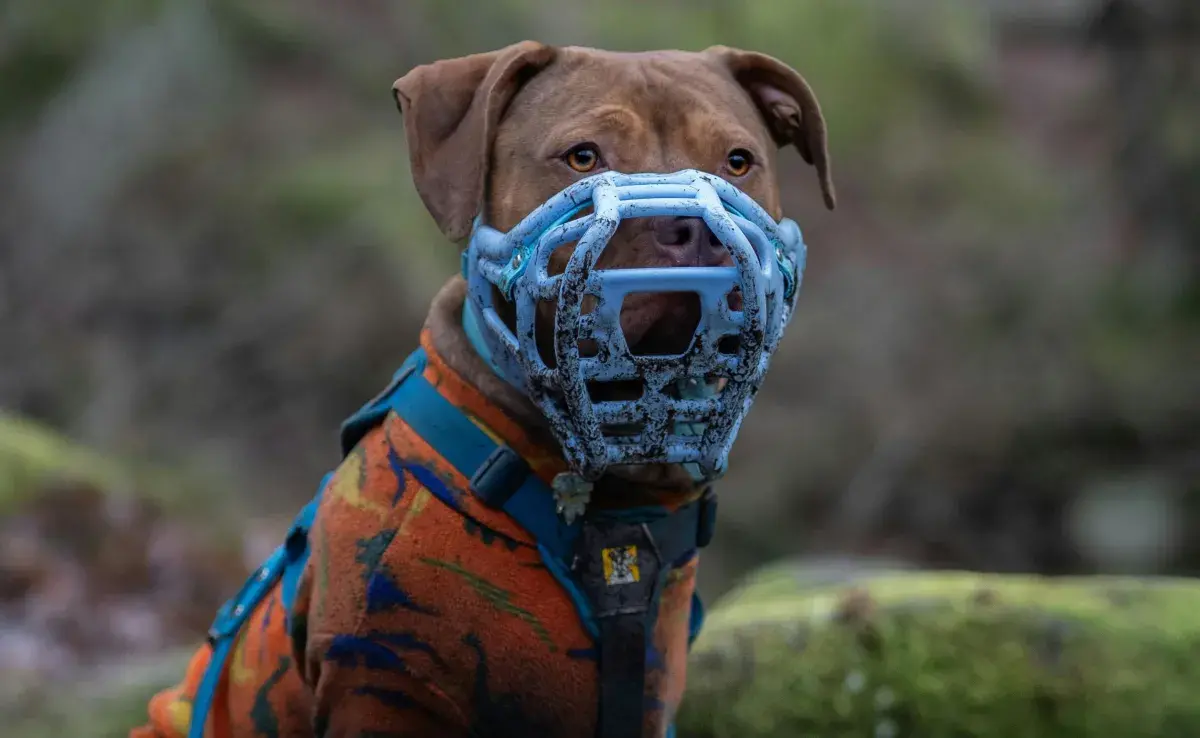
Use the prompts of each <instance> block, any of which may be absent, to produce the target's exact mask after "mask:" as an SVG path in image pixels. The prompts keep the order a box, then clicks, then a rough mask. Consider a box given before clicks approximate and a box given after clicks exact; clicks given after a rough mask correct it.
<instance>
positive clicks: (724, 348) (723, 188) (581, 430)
mask: <svg viewBox="0 0 1200 738" xmlns="http://www.w3.org/2000/svg"><path fill="white" fill-rule="evenodd" d="M589 207H590V208H592V212H591V213H589V214H587V215H583V216H580V213H581V211H583V210H585V209H587V208H589ZM656 216H678V217H691V218H696V217H699V218H703V220H704V222H705V223H706V224H707V226H708V228H709V229H710V230H711V231H712V233H713V235H714V236H715V237H716V238H717V239H718V240H719V241H720V242H721V243H722V244H723V245H724V247H725V248H726V249H727V250H728V251H729V253H730V255H731V256H732V261H733V265H732V266H716V267H713V266H673V267H646V268H620V269H596V263H597V259H598V258H599V256H600V254H601V252H602V251H603V250H604V249H605V247H606V246H607V245H608V243H609V240H610V239H611V238H612V236H613V234H614V233H616V230H617V226H618V225H619V224H620V223H621V221H622V220H625V219H628V218H647V217H656ZM571 243H575V244H576V246H575V249H574V252H573V253H572V255H571V257H570V260H569V261H568V263H567V266H566V269H565V271H563V273H562V274H556V275H553V276H551V275H550V274H549V271H548V266H549V261H550V255H551V253H552V252H553V251H554V250H555V249H557V248H559V247H561V246H564V245H568V244H571ZM463 256H464V260H463V266H464V274H465V276H466V277H467V281H468V284H469V297H468V300H467V306H466V309H467V310H470V311H473V314H472V315H471V316H470V317H471V318H472V319H474V320H475V321H476V322H477V327H478V334H479V335H481V336H482V340H483V343H484V344H485V345H486V348H487V350H488V351H489V352H490V354H491V356H490V357H489V359H490V361H491V363H492V364H493V366H494V367H495V368H496V370H497V372H498V373H499V374H500V375H501V376H502V377H503V378H504V379H506V380H507V381H508V382H510V383H511V384H513V385H514V386H516V387H518V388H519V389H521V390H522V391H523V392H524V393H525V394H526V395H528V397H529V398H530V399H531V400H532V401H533V402H534V404H535V405H537V407H538V408H539V409H540V410H541V411H542V412H543V413H544V414H545V416H546V417H547V419H549V421H550V425H551V428H552V431H553V433H554V435H555V437H556V438H557V439H558V441H559V443H560V444H561V445H562V448H563V452H564V455H565V456H566V459H567V462H568V463H569V464H570V465H571V466H572V467H573V468H574V469H575V471H576V472H577V473H579V474H580V475H581V476H582V477H584V478H585V479H587V480H590V481H594V480H595V479H597V478H599V477H600V476H601V475H602V474H603V473H604V471H605V470H606V469H607V468H609V467H611V466H616V465H628V464H659V463H661V464H687V465H688V466H689V468H691V469H692V470H693V474H694V475H695V476H697V477H699V478H700V479H705V480H707V479H713V478H716V477H718V476H720V475H721V474H723V473H724V470H725V465H726V461H727V459H728V455H729V449H730V447H731V446H732V445H733V440H734V438H735V437H736V435H737V432H738V429H739V428H740V426H741V423H742V420H743V418H744V417H745V415H746V412H747V411H748V410H749V408H750V404H751V402H752V401H753V399H754V395H755V394H756V393H757V391H758V389H759V387H760V385H761V384H762V381H763V378H764V376H765V375H766V371H767V365H768V363H769V361H770V357H771V355H772V353H774V351H775V349H776V347H777V346H778V344H779V340H780V338H781V337H782V335H783V330H784V328H785V326H786V325H787V323H788V321H789V320H790V319H791V316H792V310H793V308H794V306H795V301H796V294H797V291H798V290H799V287H800V280H801V277H802V275H803V272H804V263H805V256H806V247H805V245H804V241H803V238H802V237H801V234H800V229H799V227H798V226H797V225H796V223H795V222H793V221H791V220H788V219H784V220H782V221H780V222H779V223H776V222H775V220H774V219H773V218H771V216H770V215H768V214H767V213H766V211H764V210H763V209H762V208H761V207H759V205H758V204H757V203H755V202H754V200H753V199H751V198H750V197H749V196H748V195H746V194H745V193H743V192H742V191H740V190H739V189H737V188H736V187H734V186H733V185H732V184H730V183H729V182H727V181H725V180H723V179H721V178H720V177H716V176H713V175H710V174H706V173H703V172H698V171H694V170H685V171H681V172H676V173H674V174H666V175H663V174H617V173H612V172H608V173H604V174H599V175H596V176H593V177H589V178H587V179H584V180H581V181H579V182H576V183H575V184H573V185H571V186H570V187H568V188H567V189H565V190H563V191H562V192H560V193H559V194H557V195H555V196H553V197H551V198H550V199H549V200H548V201H546V203H544V204H543V205H541V206H540V207H538V208H537V209H536V210H534V211H533V212H532V213H530V214H529V215H528V216H527V217H526V218H525V219H524V220H523V221H521V222H520V223H519V224H518V225H517V226H516V227H514V228H513V229H512V230H511V231H509V232H508V233H501V232H500V231H497V230H495V229H493V228H490V227H488V226H486V225H483V224H482V223H479V222H477V223H476V226H475V229H474V231H473V233H472V235H471V240H470V244H469V246H468V248H467V251H466V253H465V254H464V255H463ZM493 288H498V291H499V293H500V294H501V295H503V296H504V297H505V298H507V299H508V300H509V301H510V302H511V303H513V305H514V306H515V309H516V331H515V333H514V332H513V331H511V330H509V328H508V327H507V326H506V325H505V324H504V321H503V320H502V319H501V317H500V315H499V314H498V313H497V312H496V307H495V304H494V299H495V298H494V294H495V290H494V289H493ZM664 292H674V293H693V294H695V295H697V296H698V297H699V301H700V320H699V323H698V325H697V326H696V329H695V333H694V334H693V337H692V341H691V344H690V346H689V347H688V348H687V350H685V351H684V352H683V353H682V354H674V355H665V356H664V355H638V354H635V353H633V352H632V351H631V350H630V347H629V345H627V342H626V340H625V336H624V334H623V333H622V330H621V320H620V319H621V308H622V304H623V303H624V300H625V298H626V296H628V295H630V294H635V293H664ZM735 293H740V298H741V299H740V302H741V305H740V309H737V310H735V309H734V307H732V306H731V305H733V304H735V302H734V301H732V300H731V299H730V295H731V294H735ZM589 296H590V297H591V298H592V300H593V301H594V308H592V309H590V310H587V309H585V298H587V297H589ZM544 300H545V301H556V302H557V312H556V315H555V320H554V353H555V359H556V361H555V366H554V367H550V366H548V365H547V364H546V362H545V361H543V359H542V357H541V355H540V354H539V352H538V345H537V338H536V335H535V316H536V313H537V307H538V303H539V302H540V301H544ZM589 302H590V301H589ZM731 339H736V340H731ZM581 342H582V343H583V344H584V345H586V346H588V347H594V348H589V349H588V350H581ZM618 382H619V383H623V384H628V383H630V382H637V383H640V384H641V386H642V391H641V396H640V397H638V398H637V399H629V400H603V399H600V400H596V399H594V398H593V394H592V392H591V391H590V390H591V389H592V388H594V387H595V386H597V385H598V384H602V383H618Z"/></svg>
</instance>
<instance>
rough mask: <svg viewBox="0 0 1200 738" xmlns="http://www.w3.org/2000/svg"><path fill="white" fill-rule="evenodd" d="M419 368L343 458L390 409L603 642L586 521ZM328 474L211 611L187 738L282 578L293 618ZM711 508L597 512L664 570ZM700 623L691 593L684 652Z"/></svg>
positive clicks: (705, 524) (681, 554) (358, 423)
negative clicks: (569, 516) (568, 512)
mask: <svg viewBox="0 0 1200 738" xmlns="http://www.w3.org/2000/svg"><path fill="white" fill-rule="evenodd" d="M425 365H426V355H425V352H424V351H423V350H421V349H418V350H417V351H415V352H414V353H413V354H412V355H410V356H409V357H408V359H407V360H406V361H405V362H404V364H403V365H401V367H400V368H399V369H398V370H397V371H396V373H395V375H394V376H393V377H392V381H391V382H390V383H389V384H388V386H387V387H386V388H385V389H384V390H383V391H382V392H381V393H379V395H377V396H376V397H375V398H374V399H372V400H371V401H370V402H368V403H367V404H365V405H363V407H362V408H360V409H359V410H358V412H356V413H354V415H352V416H350V418H349V419H347V420H346V421H345V422H344V423H343V424H342V428H341V447H342V454H343V456H345V455H347V454H349V453H350V451H351V450H353V448H354V447H355V446H356V445H357V444H358V443H359V441H361V440H362V438H363V436H365V435H366V434H367V433H368V432H369V431H370V430H371V429H372V428H374V427H375V426H377V425H379V424H380V423H381V422H382V421H383V419H384V418H385V417H386V416H387V414H388V413H389V412H395V413H396V414H397V415H399V416H400V417H401V418H402V419H403V420H404V421H405V422H406V423H407V424H408V425H409V426H410V427H411V428H412V429H413V431H414V432H415V433H416V434H417V435H418V436H420V437H421V438H422V439H424V440H425V442H426V443H428V444H429V445H430V446H431V447H433V448H434V449H435V450H436V451H437V452H438V453H439V454H441V455H442V457H443V458H445V459H446V460H447V461H448V462H449V463H450V464H451V465H452V466H453V467H454V468H455V469H457V470H458V471H459V472H460V473H461V474H462V475H463V476H464V477H466V478H467V479H469V480H470V485H471V492H472V494H474V495H475V496H476V497H478V498H479V499H480V500H482V501H483V502H484V504H486V505H488V506H489V507H493V508H496V509H501V510H503V511H504V512H505V513H507V514H508V515H510V516H511V517H512V518H513V519H514V520H515V521H516V522H517V523H518V524H519V525H520V526H521V527H523V528H524V529H525V530H527V531H528V532H529V533H530V535H531V536H532V537H533V538H534V540H535V541H536V542H537V549H538V553H539V555H540V557H541V559H542V561H543V563H545V565H546V567H547V569H548V570H549V571H550V572H551V574H552V575H553V576H554V577H555V579H556V580H557V581H558V583H559V584H560V585H561V586H562V587H563V589H564V590H565V591H566V592H567V594H568V595H569V596H570V598H571V601H572V603H573V604H574V606H575V609H576V612H577V613H578V614H579V618H580V621H581V622H582V623H583V625H584V627H585V629H586V630H587V632H588V633H589V634H590V635H591V637H592V638H593V639H599V637H600V633H601V628H600V625H599V624H598V623H597V619H596V618H595V617H594V616H593V612H592V607H591V598H589V597H588V596H586V595H585V594H584V592H583V591H582V590H581V588H580V586H579V583H578V582H577V581H576V577H575V576H573V566H574V564H575V563H576V561H577V559H578V553H577V551H576V546H577V542H578V541H579V539H580V533H581V530H582V529H583V524H582V522H580V521H575V522H574V523H572V524H570V525H568V524H567V523H565V522H564V521H563V520H562V518H561V517H559V515H558V514H557V512H556V509H555V502H554V497H553V495H552V493H551V490H550V488H549V487H548V486H547V485H546V484H545V483H544V482H542V481H541V479H540V478H539V477H538V476H537V475H536V474H534V473H533V471H532V469H530V467H529V465H528V463H527V462H525V460H524V459H522V458H521V456H520V455H519V454H517V453H516V452H515V451H513V450H512V449H511V448H509V447H508V446H506V445H500V444H497V443H496V442H494V441H493V440H492V439H491V437H489V436H488V435H487V434H486V433H484V432H483V430H481V429H480V428H479V427H478V426H477V425H476V424H475V423H474V422H472V421H471V420H470V419H469V418H468V417H467V416H466V415H464V414H463V413H462V411H461V410H459V409H458V408H457V407H456V406H454V405H453V404H452V403H450V402H449V401H448V400H447V399H446V398H445V397H443V396H442V395H441V393H439V392H438V391H437V389H436V388H435V387H433V386H432V385H431V384H430V383H429V382H428V380H426V379H425V378H424V376H423V372H424V369H425ZM332 475H333V473H332V472H330V473H329V474H326V475H325V478H324V479H323V480H322V481H321V485H320V487H319V488H318V491H317V495H316V497H315V498H314V499H313V500H312V501H311V502H309V503H308V504H307V505H305V506H304V508H303V509H302V510H301V511H300V514H299V515H297V517H296V519H295V521H294V522H293V523H292V527H291V529H290V530H289V532H288V535H287V538H286V540H285V542H284V544H283V545H281V546H280V547H279V548H278V549H276V551H275V552H274V553H273V554H272V555H271V557H270V558H269V559H268V560H267V562H266V563H264V564H263V565H262V566H261V567H259V569H258V570H256V571H255V572H254V574H252V575H251V577H250V578H249V579H248V580H247V582H246V583H245V584H244V585H243V587H242V589H241V591H239V592H238V594H237V595H235V596H234V597H233V598H231V599H230V600H229V601H228V602H226V603H225V605H224V606H222V607H221V609H220V611H219V612H218V613H217V617H216V619H215V620H214V622H213V625H212V627H211V628H210V630H209V635H208V639H209V643H210V644H211V645H212V648H213V653H212V657H211V659H210V661H209V664H208V667H207V669H206V671H205V674H204V677H203V679H202V680H201V683H200V686H199V687H198V689H197V692H196V695H195V699H194V701H193V705H192V723H191V726H190V730H189V732H188V738H203V733H204V726H205V722H206V720H207V715H208V713H209V711H210V710H211V707H212V702H213V699H214V696H215V693H216V688H217V685H218V682H219V681H220V677H221V674H222V673H223V671H224V664H225V661H226V660H227V659H228V657H229V654H230V651H231V650H232V648H233V644H234V642H235V641H236V637H237V633H238V632H239V631H240V629H241V627H242V626H243V625H244V623H245V621H246V619H247V618H248V617H249V616H250V614H251V613H252V612H253V611H254V609H255V608H256V607H257V606H258V604H259V603H260V602H262V600H263V599H264V598H265V597H266V596H267V594H268V593H269V592H270V591H271V588H272V587H274V586H275V584H276V583H277V582H282V585H281V599H282V604H283V606H284V609H285V612H287V614H288V618H289V619H290V618H291V614H292V608H293V605H294V603H295V596H296V586H297V584H298V582H299V578H300V574H301V572H302V571H303V569H304V565H305V563H306V562H307V560H308V556H309V546H308V532H309V530H310V529H311V527H312V522H313V518H314V517H315V516H316V511H317V508H318V506H319V504H320V500H321V496H322V493H323V492H324V489H325V486H326V485H327V484H328V482H329V479H330V478H331V477H332ZM715 511H716V504H715V498H714V497H713V496H712V495H711V493H708V494H705V495H704V497H703V498H701V499H700V500H698V501H696V502H693V503H691V504H689V505H686V506H684V507H682V508H680V509H679V510H676V511H674V512H671V513H668V512H667V511H666V510H665V509H663V508H657V507H653V508H643V509H639V510H633V511H629V510H624V511H620V512H619V513H616V514H614V515H613V516H612V519H611V520H607V521H605V520H604V518H603V516H600V519H601V521H602V522H606V523H610V524H612V525H614V526H617V525H624V526H626V527H628V526H629V525H634V526H637V527H639V528H642V529H644V530H645V531H646V535H647V536H649V537H650V540H651V541H653V544H652V546H651V548H654V549H656V551H657V554H658V556H659V557H660V558H661V560H662V562H663V563H664V564H667V565H670V564H674V563H677V562H678V561H681V560H683V559H684V558H686V556H688V555H689V554H690V552H692V551H695V550H696V549H697V548H700V547H703V546H704V545H706V544H707V543H708V539H709V538H710V537H711V532H712V523H713V516H714V514H715ZM667 571H669V566H664V567H663V568H662V571H661V574H660V575H659V576H660V579H661V581H660V582H659V586H656V587H654V588H653V589H654V590H655V598H657V592H658V591H660V590H661V584H662V583H663V582H665V576H666V573H667ZM655 602H656V599H655ZM655 607H656V605H655ZM703 619H704V612H703V606H702V604H701V602H700V598H699V596H698V595H696V594H693V596H692V606H691V612H690V616H689V621H688V631H689V632H688V644H689V646H690V645H691V643H692V642H693V641H694V640H695V638H696V636H697V635H698V633H699V632H700V628H701V626H702V624H703Z"/></svg>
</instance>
